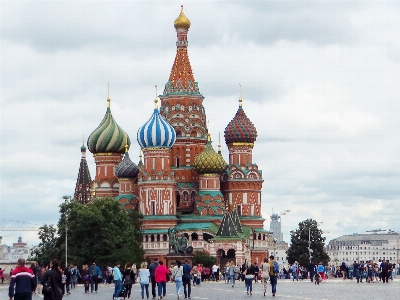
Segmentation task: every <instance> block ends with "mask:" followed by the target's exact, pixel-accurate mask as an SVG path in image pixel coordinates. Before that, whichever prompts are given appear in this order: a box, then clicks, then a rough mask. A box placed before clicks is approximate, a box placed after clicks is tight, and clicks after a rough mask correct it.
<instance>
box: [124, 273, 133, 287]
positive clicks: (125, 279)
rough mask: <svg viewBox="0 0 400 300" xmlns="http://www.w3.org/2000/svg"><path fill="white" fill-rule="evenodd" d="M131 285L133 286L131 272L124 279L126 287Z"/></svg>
mask: <svg viewBox="0 0 400 300" xmlns="http://www.w3.org/2000/svg"><path fill="white" fill-rule="evenodd" d="M131 284H132V280H131V272H129V274H128V275H125V278H124V285H131Z"/></svg>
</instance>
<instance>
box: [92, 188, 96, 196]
mask: <svg viewBox="0 0 400 300" xmlns="http://www.w3.org/2000/svg"><path fill="white" fill-rule="evenodd" d="M92 195H93V197H96V189H94V190H93V192H92Z"/></svg>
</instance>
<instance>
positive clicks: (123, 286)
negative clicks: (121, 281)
mask: <svg viewBox="0 0 400 300" xmlns="http://www.w3.org/2000/svg"><path fill="white" fill-rule="evenodd" d="M114 298H123V299H125V285H122V290H121V291H120V292H119V295H118V297H115V295H114V294H113V297H112V299H113V300H114Z"/></svg>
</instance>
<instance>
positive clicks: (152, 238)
mask: <svg viewBox="0 0 400 300" xmlns="http://www.w3.org/2000/svg"><path fill="white" fill-rule="evenodd" d="M150 242H154V234H152V235H151V236H150Z"/></svg>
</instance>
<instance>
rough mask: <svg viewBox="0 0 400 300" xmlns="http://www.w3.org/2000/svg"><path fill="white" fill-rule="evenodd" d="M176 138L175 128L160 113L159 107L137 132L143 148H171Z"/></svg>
mask: <svg viewBox="0 0 400 300" xmlns="http://www.w3.org/2000/svg"><path fill="white" fill-rule="evenodd" d="M175 140H176V133H175V129H174V128H173V127H172V126H171V124H169V123H168V121H167V120H165V119H164V118H163V117H162V116H161V115H160V112H159V111H158V108H157V107H156V108H155V109H154V112H153V115H152V116H151V117H150V119H149V120H148V121H147V122H146V123H145V124H144V125H143V126H142V127H140V128H139V130H138V132H137V141H138V143H139V145H140V146H141V147H142V148H151V147H163V148H171V147H172V145H173V144H174V143H175Z"/></svg>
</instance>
